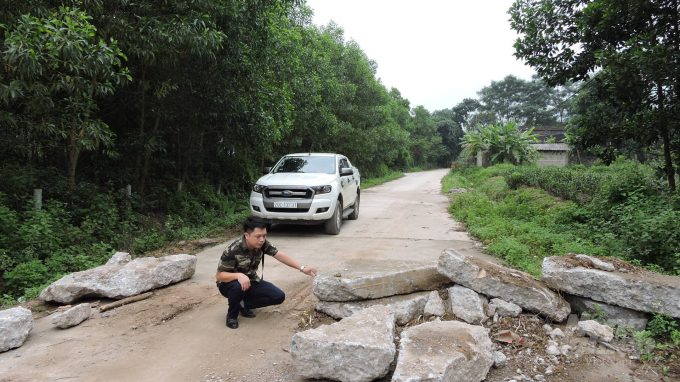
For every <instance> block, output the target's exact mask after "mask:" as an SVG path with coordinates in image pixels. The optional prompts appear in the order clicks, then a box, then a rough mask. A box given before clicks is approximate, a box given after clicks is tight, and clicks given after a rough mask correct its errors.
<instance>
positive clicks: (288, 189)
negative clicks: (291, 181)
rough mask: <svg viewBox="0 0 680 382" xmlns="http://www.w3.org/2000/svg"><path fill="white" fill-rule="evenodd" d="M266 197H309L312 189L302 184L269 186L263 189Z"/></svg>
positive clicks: (312, 193) (311, 194)
mask: <svg viewBox="0 0 680 382" xmlns="http://www.w3.org/2000/svg"><path fill="white" fill-rule="evenodd" d="M264 195H265V197H267V198H294V199H311V198H312V196H314V191H312V189H310V188H309V187H302V186H273V187H272V186H270V187H267V188H265V189H264Z"/></svg>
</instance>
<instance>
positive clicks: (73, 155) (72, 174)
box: [68, 120, 80, 190]
mask: <svg viewBox="0 0 680 382" xmlns="http://www.w3.org/2000/svg"><path fill="white" fill-rule="evenodd" d="M77 133H78V127H77V126H76V121H75V120H73V121H71V137H70V138H69V144H68V147H69V149H68V150H69V152H68V175H69V187H70V188H71V190H74V189H75V188H76V167H77V166H78V157H79V156H80V150H79V149H78V146H77V145H76V134H77Z"/></svg>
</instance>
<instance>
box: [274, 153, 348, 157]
mask: <svg viewBox="0 0 680 382" xmlns="http://www.w3.org/2000/svg"><path fill="white" fill-rule="evenodd" d="M336 155H342V154H331V153H295V154H287V155H285V156H287V157H303V156H317V157H333V156H336ZM343 156H344V155H343Z"/></svg>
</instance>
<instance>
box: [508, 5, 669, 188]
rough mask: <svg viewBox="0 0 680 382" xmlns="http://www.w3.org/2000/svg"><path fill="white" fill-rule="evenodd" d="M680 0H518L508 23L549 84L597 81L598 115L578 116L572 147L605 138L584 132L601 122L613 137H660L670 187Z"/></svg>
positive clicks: (520, 53) (521, 54) (521, 52)
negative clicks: (574, 143) (600, 103)
mask: <svg viewBox="0 0 680 382" xmlns="http://www.w3.org/2000/svg"><path fill="white" fill-rule="evenodd" d="M678 7H679V2H678V0H671V1H648V0H595V1H585V0H568V1H557V0H518V1H516V2H515V3H514V4H513V6H512V8H511V9H510V14H511V15H512V28H513V29H515V30H516V31H517V32H518V33H519V34H520V35H521V36H520V38H518V40H517V42H516V43H515V50H516V52H515V55H516V56H517V57H518V58H521V59H524V60H526V62H527V63H528V64H529V65H530V66H532V67H534V68H535V69H536V70H537V72H538V74H539V75H540V76H541V77H542V78H543V79H544V80H546V81H547V83H548V84H549V85H560V84H565V83H567V82H569V81H585V82H586V84H589V83H590V82H591V81H594V82H595V84H594V85H595V86H596V87H597V90H596V91H595V92H593V93H591V95H590V97H597V100H598V101H601V102H602V105H603V106H604V107H601V108H598V110H600V111H601V112H600V113H598V115H599V116H598V117H596V115H595V113H596V111H595V110H593V111H592V112H591V113H590V117H589V118H586V119H581V120H580V121H577V123H579V125H578V126H577V131H578V132H580V133H579V134H578V135H577V136H576V137H575V141H576V144H577V147H579V146H580V147H592V146H593V145H594V144H595V143H597V144H600V145H602V144H606V143H607V142H604V141H599V142H595V141H594V140H593V139H589V136H590V138H592V137H596V136H597V134H587V132H588V131H592V130H599V129H606V130H609V132H610V133H611V134H608V136H615V137H617V138H618V139H623V140H625V139H631V138H632V139H645V141H644V143H645V144H647V145H653V144H659V143H660V144H661V145H662V147H663V157H664V163H665V165H664V167H665V168H664V170H665V174H666V178H667V179H668V185H669V188H670V189H671V191H675V189H676V185H675V175H674V165H673V159H672V157H673V155H672V151H673V150H674V151H675V153H676V155H678V153H680V132H679V131H678V116H679V115H678V114H679V110H680V108H678V106H679V100H680V66H679V65H678V63H679V62H680V12H679V11H678V9H679V8H678ZM612 106H615V109H614V110H612V109H610V107H612ZM612 116H613V117H614V118H613V119H612V118H611V117H612ZM586 122H587V123H588V124H589V125H586V124H585V123H586ZM650 133H651V134H650ZM605 136H607V135H605Z"/></svg>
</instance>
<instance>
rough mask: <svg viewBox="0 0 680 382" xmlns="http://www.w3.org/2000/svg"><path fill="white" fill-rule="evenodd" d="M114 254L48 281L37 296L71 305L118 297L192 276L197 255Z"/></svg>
mask: <svg viewBox="0 0 680 382" xmlns="http://www.w3.org/2000/svg"><path fill="white" fill-rule="evenodd" d="M121 253H122V252H119V253H117V254H116V255H118V256H116V255H114V258H112V261H111V263H110V264H109V263H107V264H105V265H102V266H99V267H96V268H93V269H89V270H87V271H83V272H76V273H71V274H70V275H66V276H64V277H62V278H60V279H59V280H57V281H55V282H53V283H52V284H50V285H49V286H48V287H47V288H45V289H44V290H43V291H42V292H41V293H40V299H42V300H44V301H53V302H58V303H62V304H71V303H73V302H75V301H78V300H80V299H82V298H85V297H108V298H115V299H120V298H124V297H130V296H135V295H138V294H140V293H143V292H146V291H148V290H152V289H156V288H160V287H163V286H166V285H169V284H173V283H176V282H180V281H182V280H186V279H188V278H190V277H191V276H193V275H194V272H195V270H196V256H193V255H186V254H182V255H170V256H164V257H143V258H139V259H135V260H132V261H129V262H126V261H125V256H123V255H119V254H121Z"/></svg>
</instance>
